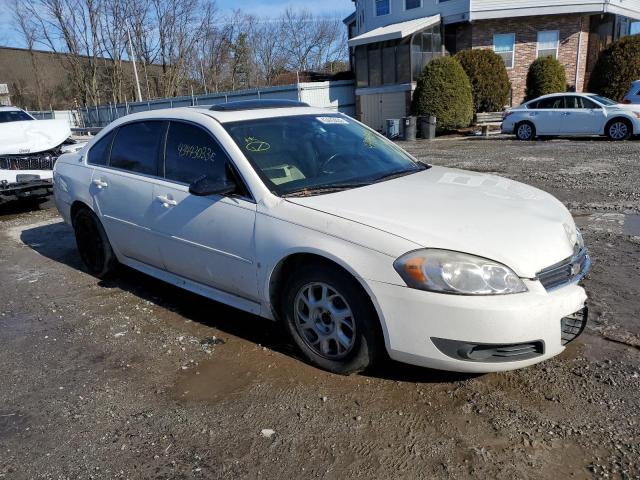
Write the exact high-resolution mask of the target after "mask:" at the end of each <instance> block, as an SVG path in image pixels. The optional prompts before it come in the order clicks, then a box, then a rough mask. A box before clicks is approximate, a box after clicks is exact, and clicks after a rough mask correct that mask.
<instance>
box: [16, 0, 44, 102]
mask: <svg viewBox="0 0 640 480" xmlns="http://www.w3.org/2000/svg"><path fill="white" fill-rule="evenodd" d="M14 9H15V10H14V11H15V20H16V29H17V31H18V33H19V34H20V35H21V36H22V39H23V40H24V43H25V45H26V46H27V49H28V51H29V60H30V62H31V68H32V69H33V74H34V81H35V85H36V88H35V92H33V97H34V99H35V103H34V104H33V105H34V106H35V107H36V108H37V109H38V110H42V108H43V95H44V87H43V81H42V76H41V73H40V65H39V64H38V62H37V60H36V55H35V52H34V46H35V44H36V42H37V40H38V37H37V35H36V32H37V29H36V25H35V24H34V21H33V19H32V18H31V16H30V15H29V13H28V12H27V11H26V10H25V9H24V7H23V6H22V5H21V4H20V3H19V2H18V1H16V2H14ZM24 95H25V94H24V93H23V96H24ZM27 96H28V93H27Z"/></svg>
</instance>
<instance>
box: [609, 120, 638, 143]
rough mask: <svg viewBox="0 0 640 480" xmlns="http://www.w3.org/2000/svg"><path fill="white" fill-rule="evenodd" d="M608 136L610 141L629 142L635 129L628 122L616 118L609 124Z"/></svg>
mask: <svg viewBox="0 0 640 480" xmlns="http://www.w3.org/2000/svg"><path fill="white" fill-rule="evenodd" d="M606 134H607V137H609V139H610V140H614V141H621V140H628V139H629V138H630V137H631V135H632V134H633V127H632V126H631V123H630V122H629V121H628V120H625V119H622V118H616V119H614V120H612V121H611V122H609V123H608V124H607V131H606Z"/></svg>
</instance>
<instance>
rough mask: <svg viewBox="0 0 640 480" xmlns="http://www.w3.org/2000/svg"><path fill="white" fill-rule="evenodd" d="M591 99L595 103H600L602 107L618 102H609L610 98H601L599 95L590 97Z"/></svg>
mask: <svg viewBox="0 0 640 480" xmlns="http://www.w3.org/2000/svg"><path fill="white" fill-rule="evenodd" d="M591 98H593V99H594V100H595V101H597V102H600V103H601V104H602V105H617V104H618V102H616V101H614V100H611V99H610V98H607V97H601V96H600V95H591Z"/></svg>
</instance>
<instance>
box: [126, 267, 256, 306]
mask: <svg viewBox="0 0 640 480" xmlns="http://www.w3.org/2000/svg"><path fill="white" fill-rule="evenodd" d="M121 262H122V263H123V264H125V265H126V266H128V267H131V268H133V269H135V270H138V271H140V272H142V273H145V274H147V275H149V276H151V277H154V278H157V279H158V280H162V281H163V282H167V283H170V284H171V285H175V286H176V287H180V288H184V289H185V290H188V291H190V292H193V293H196V294H198V295H202V296H203V297H206V298H209V299H211V300H214V301H216V302H220V303H224V304H225V305H229V306H231V307H234V308H237V309H239V310H243V311H245V312H249V313H252V314H254V315H261V312H262V308H261V305H260V304H259V303H256V302H253V301H251V300H247V299H246V298H242V297H238V296H237V295H233V294H231V293H228V292H223V291H222V290H218V289H216V288H213V287H209V286H206V285H203V284H201V283H198V282H194V281H193V280H188V279H186V278H184V277H180V276H178V275H175V274H173V273H170V272H167V271H166V270H160V269H159V268H156V267H152V266H151V265H147V264H146V263H142V262H138V261H137V260H133V259H131V258H127V257H124V258H123V259H122V260H121Z"/></svg>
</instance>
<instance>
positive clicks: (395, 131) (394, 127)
mask: <svg viewBox="0 0 640 480" xmlns="http://www.w3.org/2000/svg"><path fill="white" fill-rule="evenodd" d="M399 136H400V119H399V118H392V119H388V120H387V138H389V139H391V140H393V139H395V138H398V137H399Z"/></svg>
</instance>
